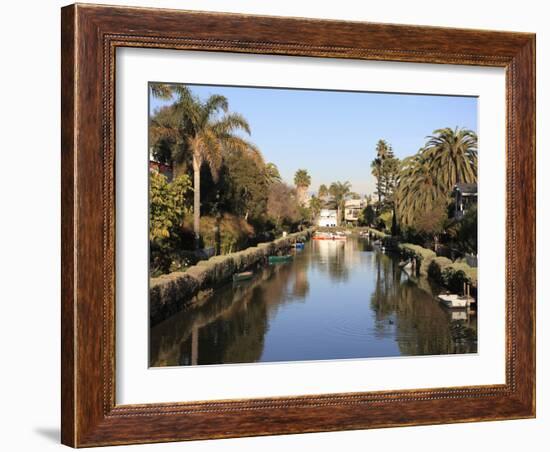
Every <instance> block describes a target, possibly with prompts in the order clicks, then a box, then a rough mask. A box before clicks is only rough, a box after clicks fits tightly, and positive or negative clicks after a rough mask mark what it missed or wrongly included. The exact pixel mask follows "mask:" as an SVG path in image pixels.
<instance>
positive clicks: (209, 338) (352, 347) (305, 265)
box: [150, 238, 477, 366]
mask: <svg viewBox="0 0 550 452" xmlns="http://www.w3.org/2000/svg"><path fill="white" fill-rule="evenodd" d="M437 291H438V289H437V288H435V287H432V286H431V285H430V284H429V282H428V281H427V280H425V279H419V280H414V281H413V280H410V279H409V278H408V277H407V276H406V275H405V274H404V273H403V272H401V270H400V268H399V266H398V259H397V258H393V257H390V256H387V255H385V254H382V253H380V252H377V251H375V250H373V248H372V246H371V244H370V243H369V242H368V241H367V240H366V239H356V238H348V240H347V241H345V242H344V241H314V242H311V243H308V244H306V247H305V249H304V250H303V251H301V252H298V253H297V255H296V257H295V259H294V261H293V262H291V263H286V264H280V265H275V266H270V267H266V268H265V269H263V270H262V271H261V272H258V274H257V275H256V276H255V278H254V279H253V280H252V281H248V282H246V283H241V284H239V285H233V284H229V285H227V286H225V287H223V288H221V289H218V290H217V291H216V292H215V294H214V295H213V296H212V297H211V298H210V299H207V300H205V301H204V302H203V304H202V305H201V306H198V307H194V308H192V309H188V310H186V311H183V312H181V313H179V314H177V315H175V316H173V317H172V318H170V319H168V320H166V321H165V322H163V323H161V324H159V325H157V326H155V327H154V328H153V329H152V330H151V344H150V347H151V348H150V364H151V365H152V366H173V365H197V364H198V365H200V364H221V363H249V362H267V361H294V360H312V359H343V358H368V357H383V356H401V355H434V354H436V355H437V354H449V353H472V352H476V351H477V341H476V338H477V321H476V317H475V314H473V313H469V312H467V311H453V312H451V311H449V310H447V309H445V308H443V307H442V306H441V305H440V304H439V303H437V301H435V300H434V294H435V293H437Z"/></svg>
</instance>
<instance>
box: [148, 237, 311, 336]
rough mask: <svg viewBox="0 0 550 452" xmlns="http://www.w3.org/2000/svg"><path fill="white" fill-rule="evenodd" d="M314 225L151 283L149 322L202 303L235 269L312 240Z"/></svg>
mask: <svg viewBox="0 0 550 452" xmlns="http://www.w3.org/2000/svg"><path fill="white" fill-rule="evenodd" d="M313 231H314V229H313V228H311V229H307V230H305V231H301V232H296V233H293V234H288V235H287V236H286V237H281V238H279V239H276V240H274V241H272V242H267V243H260V244H258V246H254V247H250V248H247V249H245V250H242V251H238V252H235V253H230V254H226V255H220V256H215V257H212V258H210V259H208V260H205V261H200V262H199V263H198V264H197V265H194V266H192V267H190V268H188V269H187V270H186V271H184V272H173V273H170V274H168V275H162V276H159V277H157V278H151V280H150V283H149V322H150V325H151V326H153V325H156V324H157V323H160V322H162V321H163V320H165V319H167V318H168V317H170V316H172V315H174V314H176V313H177V312H179V311H181V310H182V309H183V308H184V307H186V306H189V305H192V304H197V303H200V301H201V300H202V299H204V298H206V297H207V296H208V295H209V294H210V293H211V292H212V290H213V289H215V288H216V287H219V286H221V285H223V284H224V283H227V282H228V281H230V280H231V278H232V276H233V275H234V274H235V273H239V272H243V271H246V270H250V269H253V268H255V267H257V266H261V265H264V264H265V263H267V260H268V258H269V256H273V255H277V254H281V253H287V252H288V251H289V250H290V249H291V247H292V246H293V244H294V243H295V242H296V241H299V240H301V239H304V240H309V238H310V237H311V235H312V234H313Z"/></svg>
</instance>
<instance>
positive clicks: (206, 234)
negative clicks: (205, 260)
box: [200, 214, 254, 254]
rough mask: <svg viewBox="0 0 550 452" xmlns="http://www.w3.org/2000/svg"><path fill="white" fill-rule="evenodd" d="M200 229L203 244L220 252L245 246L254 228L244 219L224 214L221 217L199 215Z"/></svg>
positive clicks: (231, 250)
mask: <svg viewBox="0 0 550 452" xmlns="http://www.w3.org/2000/svg"><path fill="white" fill-rule="evenodd" d="M200 231H201V236H202V240H203V241H204V246H205V247H206V248H209V247H213V248H215V249H217V250H218V251H219V253H220V254H227V253H231V252H234V251H238V250H241V249H243V248H246V247H247V246H248V245H249V242H250V240H251V239H252V237H253V236H254V228H253V227H252V226H251V225H250V224H249V223H248V222H247V221H246V220H245V219H244V218H239V217H237V216H235V215H231V214H224V215H223V216H222V217H221V218H219V217H218V218H214V217H201V224H200Z"/></svg>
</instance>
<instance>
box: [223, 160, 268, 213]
mask: <svg viewBox="0 0 550 452" xmlns="http://www.w3.org/2000/svg"><path fill="white" fill-rule="evenodd" d="M264 171H265V167H264V166H263V165H260V164H258V161H257V160H256V159H253V158H251V157H250V156H249V155H248V154H247V153H243V152H233V153H232V154H231V155H229V156H227V157H226V158H225V159H224V164H223V169H222V177H221V182H220V184H219V187H218V190H219V192H220V194H221V195H220V197H221V199H220V209H221V210H223V211H224V212H228V213H232V214H235V215H237V216H240V217H243V218H245V219H247V220H248V219H249V218H250V220H251V221H255V220H258V219H261V218H262V217H263V216H264V215H265V212H266V208H267V196H268V187H269V184H268V181H267V180H266V178H265V177H264Z"/></svg>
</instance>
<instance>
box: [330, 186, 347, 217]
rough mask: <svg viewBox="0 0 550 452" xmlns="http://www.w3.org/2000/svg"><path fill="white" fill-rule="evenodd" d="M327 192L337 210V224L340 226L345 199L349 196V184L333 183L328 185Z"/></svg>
mask: <svg viewBox="0 0 550 452" xmlns="http://www.w3.org/2000/svg"><path fill="white" fill-rule="evenodd" d="M328 192H329V194H330V195H331V196H332V198H333V199H334V202H335V203H336V208H337V209H338V224H340V222H341V221H342V212H343V211H344V203H345V201H346V198H347V197H348V196H349V195H350V194H351V184H350V183H349V182H348V181H345V182H340V181H336V182H333V183H332V184H330V187H329V188H328Z"/></svg>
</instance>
